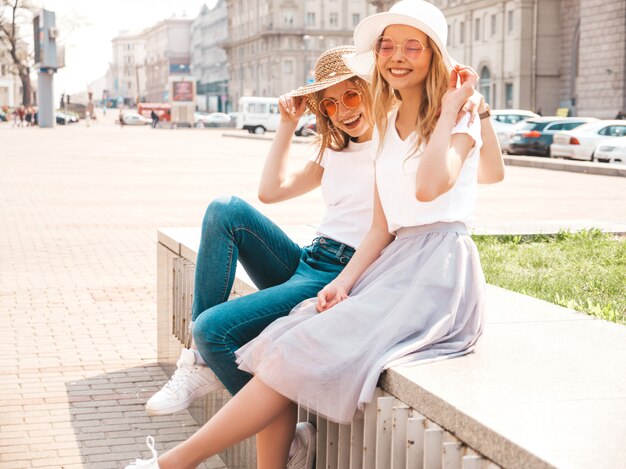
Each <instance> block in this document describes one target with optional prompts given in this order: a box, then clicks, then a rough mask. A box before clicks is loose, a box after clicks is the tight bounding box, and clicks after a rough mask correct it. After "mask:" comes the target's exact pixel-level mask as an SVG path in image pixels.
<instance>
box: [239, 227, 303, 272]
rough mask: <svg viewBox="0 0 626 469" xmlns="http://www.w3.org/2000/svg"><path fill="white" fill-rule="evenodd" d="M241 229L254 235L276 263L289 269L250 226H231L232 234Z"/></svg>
mask: <svg viewBox="0 0 626 469" xmlns="http://www.w3.org/2000/svg"><path fill="white" fill-rule="evenodd" d="M242 230H243V231H247V232H248V233H250V234H251V235H252V236H254V237H255V238H256V239H257V240H258V241H259V242H260V243H261V244H262V245H263V246H265V247H266V248H267V250H268V251H269V252H270V253H271V254H272V255H273V256H274V257H275V258H276V260H277V261H278V263H279V264H280V265H282V266H283V267H284V268H285V270H287V271H289V266H288V265H286V264H285V263H284V262H283V261H282V260H281V258H280V257H278V256H277V255H276V253H275V252H274V250H273V249H272V248H271V247H269V246H268V245H267V243H265V241H263V238H261V236H259V235H258V234H257V233H255V232H254V231H252V230H251V229H250V228H247V227H240V228H233V235H234V234H235V232H237V231H242ZM292 242H293V241H292Z"/></svg>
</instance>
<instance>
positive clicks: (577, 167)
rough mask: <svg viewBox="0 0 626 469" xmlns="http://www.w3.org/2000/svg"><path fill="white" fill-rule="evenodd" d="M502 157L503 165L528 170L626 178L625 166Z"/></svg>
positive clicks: (539, 158)
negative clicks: (524, 167)
mask: <svg viewBox="0 0 626 469" xmlns="http://www.w3.org/2000/svg"><path fill="white" fill-rule="evenodd" d="M502 156H503V158H504V163H505V164H507V165H509V166H526V167H529V168H541V169H552V170H556V171H570V172H573V173H586V174H598V175H601V176H619V177H626V164H615V163H614V164H608V163H592V162H589V161H573V160H563V159H553V158H542V157H540V156H514V155H502Z"/></svg>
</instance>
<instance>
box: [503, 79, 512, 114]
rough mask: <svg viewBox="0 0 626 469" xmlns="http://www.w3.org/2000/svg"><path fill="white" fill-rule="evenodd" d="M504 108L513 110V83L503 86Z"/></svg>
mask: <svg viewBox="0 0 626 469" xmlns="http://www.w3.org/2000/svg"><path fill="white" fill-rule="evenodd" d="M504 107H505V108H508V109H511V108H513V83H505V84H504Z"/></svg>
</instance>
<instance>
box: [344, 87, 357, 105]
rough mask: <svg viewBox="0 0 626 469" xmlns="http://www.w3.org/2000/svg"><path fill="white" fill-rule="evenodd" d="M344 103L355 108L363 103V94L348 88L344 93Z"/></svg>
mask: <svg viewBox="0 0 626 469" xmlns="http://www.w3.org/2000/svg"><path fill="white" fill-rule="evenodd" d="M343 104H345V106H346V107H349V108H350V109H354V108H355V107H357V106H358V105H359V104H361V95H360V94H359V93H358V92H357V91H356V90H347V91H346V92H345V93H344V94H343Z"/></svg>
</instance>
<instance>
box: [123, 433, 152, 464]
mask: <svg viewBox="0 0 626 469" xmlns="http://www.w3.org/2000/svg"><path fill="white" fill-rule="evenodd" d="M146 445H148V448H149V449H150V452H151V453H152V458H150V459H136V460H135V462H134V463H132V464H129V465H128V466H126V468H125V469H159V462H158V461H157V458H158V455H157V452H156V450H155V449H154V438H152V437H151V436H148V437H147V438H146Z"/></svg>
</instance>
